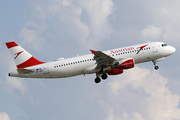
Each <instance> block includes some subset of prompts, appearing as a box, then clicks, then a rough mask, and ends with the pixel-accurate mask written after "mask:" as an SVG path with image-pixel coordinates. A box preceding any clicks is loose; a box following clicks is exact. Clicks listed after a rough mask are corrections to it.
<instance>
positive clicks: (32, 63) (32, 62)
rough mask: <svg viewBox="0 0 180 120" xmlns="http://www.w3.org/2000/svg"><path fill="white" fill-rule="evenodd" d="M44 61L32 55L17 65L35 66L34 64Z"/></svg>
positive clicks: (19, 66)
mask: <svg viewBox="0 0 180 120" xmlns="http://www.w3.org/2000/svg"><path fill="white" fill-rule="evenodd" d="M43 63H44V62H41V61H39V60H37V59H36V58H34V57H31V58H30V59H28V60H27V61H25V62H24V63H21V64H19V65H17V68H18V69H20V68H26V67H30V66H34V65H39V64H43Z"/></svg>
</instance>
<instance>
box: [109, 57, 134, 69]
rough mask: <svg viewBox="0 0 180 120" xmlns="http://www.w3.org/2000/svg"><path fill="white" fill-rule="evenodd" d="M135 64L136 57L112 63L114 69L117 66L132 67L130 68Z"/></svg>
mask: <svg viewBox="0 0 180 120" xmlns="http://www.w3.org/2000/svg"><path fill="white" fill-rule="evenodd" d="M134 64H135V62H134V59H133V58H129V59H124V60H121V61H119V62H117V63H116V64H114V65H112V66H111V68H112V69H116V68H119V69H130V68H133V67H134Z"/></svg>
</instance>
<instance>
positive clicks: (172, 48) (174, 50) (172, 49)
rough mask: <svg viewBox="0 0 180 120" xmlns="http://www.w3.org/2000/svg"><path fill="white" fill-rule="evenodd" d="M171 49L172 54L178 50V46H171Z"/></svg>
mask: <svg viewBox="0 0 180 120" xmlns="http://www.w3.org/2000/svg"><path fill="white" fill-rule="evenodd" d="M170 51H171V54H173V53H175V52H176V48H174V47H172V46H171V48H170Z"/></svg>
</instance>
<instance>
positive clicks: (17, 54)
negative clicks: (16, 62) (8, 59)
mask: <svg viewBox="0 0 180 120" xmlns="http://www.w3.org/2000/svg"><path fill="white" fill-rule="evenodd" d="M22 52H23V51H21V52H18V53H15V54H14V55H16V57H15V58H14V59H16V58H17V57H18V56H19V55H20V54H21V53H22Z"/></svg>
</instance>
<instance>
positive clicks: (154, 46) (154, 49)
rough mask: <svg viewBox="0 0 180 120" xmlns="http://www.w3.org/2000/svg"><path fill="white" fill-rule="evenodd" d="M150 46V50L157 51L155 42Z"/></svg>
mask: <svg viewBox="0 0 180 120" xmlns="http://www.w3.org/2000/svg"><path fill="white" fill-rule="evenodd" d="M151 46H152V52H153V53H156V52H158V49H157V46H156V44H155V43H152V44H151Z"/></svg>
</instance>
